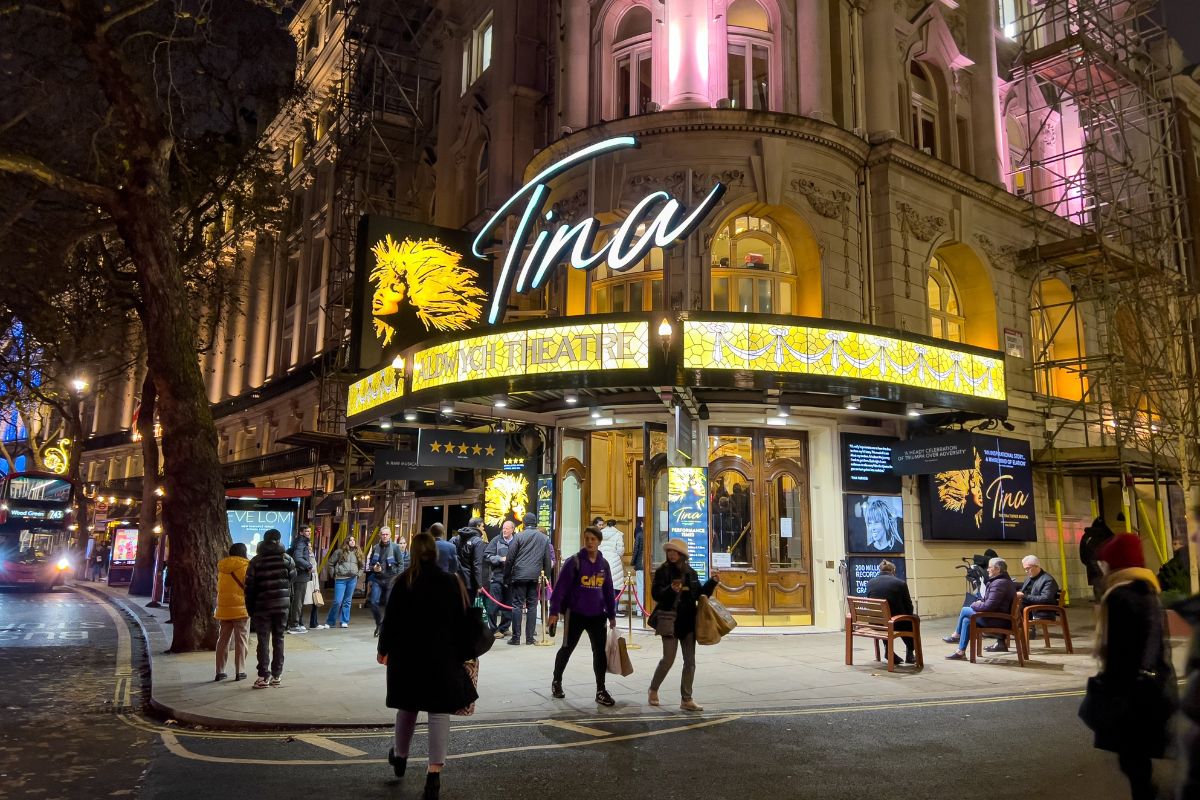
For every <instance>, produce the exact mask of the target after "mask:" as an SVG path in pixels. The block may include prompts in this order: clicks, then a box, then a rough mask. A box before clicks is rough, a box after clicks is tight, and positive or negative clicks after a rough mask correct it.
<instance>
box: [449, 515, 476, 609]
mask: <svg viewBox="0 0 1200 800" xmlns="http://www.w3.org/2000/svg"><path fill="white" fill-rule="evenodd" d="M450 544H452V545H454V553H455V555H456V556H458V574H459V575H460V576H461V577H462V579H463V586H466V587H467V596H468V597H471V598H474V597H475V596H476V595H477V594H479V590H480V589H482V588H483V564H484V561H483V548H484V543H483V537H482V536H480V535H479V529H478V528H474V527H472V526H470V525H467V526H466V527H464V528H459V529H458V533H456V534H455V535H454V538H453V539H451V540H450Z"/></svg>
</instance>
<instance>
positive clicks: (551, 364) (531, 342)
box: [348, 322, 650, 415]
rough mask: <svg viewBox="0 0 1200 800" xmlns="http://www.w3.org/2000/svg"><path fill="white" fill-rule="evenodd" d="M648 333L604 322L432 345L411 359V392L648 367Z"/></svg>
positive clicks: (639, 326)
mask: <svg viewBox="0 0 1200 800" xmlns="http://www.w3.org/2000/svg"><path fill="white" fill-rule="evenodd" d="M649 330H650V326H649V323H647V322H604V323H595V324H589V325H562V326H556V327H552V328H535V329H532V330H522V331H511V332H507V333H494V334H488V335H485V336H475V337H472V338H470V339H462V340H460V341H457V342H447V343H445V344H439V345H435V346H433V347H429V348H426V349H424V350H418V351H417V353H416V354H415V355H414V356H413V375H412V390H413V391H414V392H419V391H421V390H423V389H433V388H436V387H438V386H447V385H450V384H454V383H462V382H464V381H475V380H483V379H487V378H514V377H523V376H527V375H540V374H546V373H559V372H591V371H602V370H614V369H646V368H647V367H648V366H649ZM348 413H350V414H351V415H353V413H354V412H348Z"/></svg>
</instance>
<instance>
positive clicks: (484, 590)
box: [479, 587, 513, 611]
mask: <svg viewBox="0 0 1200 800" xmlns="http://www.w3.org/2000/svg"><path fill="white" fill-rule="evenodd" d="M479 591H481V592H483V594H484V595H485V596H486V597H487V598H488V599H489V600H491V601H492V602H493V603H495V604H496V605H498V606H500V607H501V608H503V609H504V610H505V611H512V610H513V607H512V606H506V605H504V603H501V602H500V601H499V600H497V599H496V598H494V597H492V593H491V592H489V591H488V590H487V589H484V588H482V587H481V588H480V589H479Z"/></svg>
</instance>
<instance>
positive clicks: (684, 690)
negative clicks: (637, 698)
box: [650, 633, 696, 700]
mask: <svg viewBox="0 0 1200 800" xmlns="http://www.w3.org/2000/svg"><path fill="white" fill-rule="evenodd" d="M662 646H663V654H662V660H661V661H659V662H658V669H656V670H654V678H653V680H651V681H650V691H652V692H657V691H658V687H660V686H662V683H663V681H664V680H666V677H667V673H668V672H670V671H671V665H672V664H674V663H675V651H676V650H678V649H679V648H680V647H681V646H682V647H683V678H682V679H681V680H680V682H679V699H680V700H691V699H692V681H693V680H695V678H696V634H694V633H689V634H688V635H687V636H664V637H662Z"/></svg>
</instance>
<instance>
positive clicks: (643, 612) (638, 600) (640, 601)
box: [633, 585, 650, 617]
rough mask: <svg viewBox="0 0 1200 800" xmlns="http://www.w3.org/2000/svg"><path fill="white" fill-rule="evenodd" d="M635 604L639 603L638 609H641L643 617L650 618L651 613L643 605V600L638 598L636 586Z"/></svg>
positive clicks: (635, 587) (634, 589) (634, 590)
mask: <svg viewBox="0 0 1200 800" xmlns="http://www.w3.org/2000/svg"><path fill="white" fill-rule="evenodd" d="M633 602H635V603H637V607H638V608H640V609H641V611H642V616H643V617H648V616H650V612H648V611H647V610H646V607H645V606H644V605H642V598H640V597H638V593H637V586H636V585H635V586H634V587H633Z"/></svg>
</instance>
